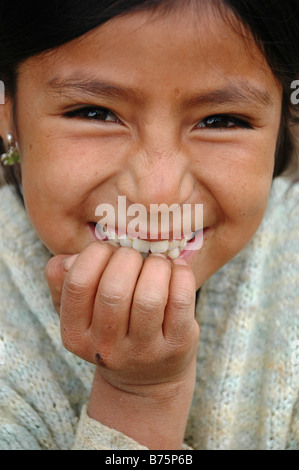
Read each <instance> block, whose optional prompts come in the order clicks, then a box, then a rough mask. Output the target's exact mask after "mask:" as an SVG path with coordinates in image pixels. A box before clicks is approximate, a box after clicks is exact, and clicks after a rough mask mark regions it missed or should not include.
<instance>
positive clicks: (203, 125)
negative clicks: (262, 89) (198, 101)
mask: <svg viewBox="0 0 299 470" xmlns="http://www.w3.org/2000/svg"><path fill="white" fill-rule="evenodd" d="M238 127H239V128H243V129H252V127H251V125H250V124H249V123H248V122H246V121H244V120H242V119H239V118H236V117H234V116H229V115H226V114H220V115H215V116H209V117H207V118H205V119H204V120H203V121H201V122H199V123H198V124H197V126H196V128H197V129H234V128H238Z"/></svg>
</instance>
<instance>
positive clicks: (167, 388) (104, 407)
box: [88, 369, 195, 450]
mask: <svg viewBox="0 0 299 470" xmlns="http://www.w3.org/2000/svg"><path fill="white" fill-rule="evenodd" d="M194 376H195V374H192V377H188V379H187V378H185V380H184V381H173V382H171V383H162V384H154V385H153V384H151V385H142V386H138V387H136V386H134V387H132V388H129V389H128V388H126V390H123V389H120V388H118V387H115V386H114V385H112V384H111V383H109V382H108V381H106V380H105V378H103V376H102V374H101V373H100V370H99V369H97V370H96V373H95V377H94V382H93V386H92V390H91V394H90V400H89V406H88V414H89V416H90V418H92V419H95V420H97V421H100V422H101V423H102V424H103V425H105V426H107V427H109V428H112V429H115V430H117V431H119V432H121V433H123V434H125V435H127V436H128V437H130V438H132V439H134V440H135V441H137V442H138V443H139V444H141V445H144V446H146V447H147V448H149V449H155V450H162V449H165V450H180V449H181V446H182V442H183V439H184V433H185V427H186V422H187V418H188V414H189V409H190V405H191V401H192V397H193V391H194Z"/></svg>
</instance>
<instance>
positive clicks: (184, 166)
mask: <svg viewBox="0 0 299 470" xmlns="http://www.w3.org/2000/svg"><path fill="white" fill-rule="evenodd" d="M207 20H208V21H207ZM17 100H18V101H17V124H18V134H17V135H16V136H15V138H16V140H17V141H18V145H19V149H20V154H21V159H22V163H21V165H22V166H21V167H22V184H23V191H24V198H25V204H26V208H27V211H28V214H29V217H30V219H31V221H32V224H33V226H34V227H35V229H36V231H37V233H38V234H39V236H40V238H41V239H42V240H43V242H44V243H45V245H46V246H48V248H49V249H50V250H51V251H52V252H53V253H54V254H59V253H64V254H69V253H78V252H80V251H81V250H82V249H83V248H85V247H86V246H87V245H88V244H89V243H90V242H92V241H93V240H94V234H93V233H92V230H91V229H90V227H91V224H92V223H95V222H97V221H98V218H97V217H96V216H95V210H96V207H97V206H98V205H99V204H101V203H106V204H111V205H112V206H113V207H115V209H116V212H117V201H118V196H120V195H121V196H126V200H127V204H128V206H130V205H132V204H135V203H139V204H143V205H144V206H145V207H146V208H147V209H149V207H150V205H151V204H162V203H164V204H167V205H168V206H170V205H172V204H179V205H180V206H182V205H183V204H191V205H193V206H194V205H195V204H203V206H204V227H205V228H206V229H207V230H206V238H205V240H204V244H203V247H202V248H201V250H199V251H196V252H192V256H190V257H189V258H188V262H189V263H190V264H191V266H192V268H193V270H194V273H195V277H196V282H197V288H199V287H200V286H201V285H202V284H203V282H204V281H205V280H206V279H207V278H208V277H210V276H211V275H212V274H213V273H215V272H216V271H217V270H218V269H219V268H220V267H222V266H223V265H224V264H225V263H226V262H227V261H229V260H230V259H232V258H233V257H234V256H235V255H236V254H237V253H238V252H239V251H240V250H241V249H242V248H243V247H244V246H245V245H246V244H247V243H248V242H249V241H250V239H251V238H252V236H253V235H254V233H255V232H256V230H257V228H258V226H259V225H260V222H261V220H262V218H263V216H264V213H265V209H266V206H267V201H268V197H269V192H270V187H271V183H272V175H273V168H274V155H275V149H276V141H277V135H278V131H279V126H280V116H281V101H282V92H281V89H280V86H279V85H278V84H277V82H276V80H275V79H274V77H273V75H272V73H271V69H270V68H269V66H268V65H267V64H266V62H265V60H264V58H263V56H262V54H261V52H260V51H259V50H258V49H257V47H256V46H255V45H254V43H253V41H252V46H251V49H250V51H249V49H248V44H246V43H245V42H243V41H242V40H241V37H240V35H239V34H237V33H235V32H233V31H232V30H231V29H230V28H229V27H228V26H227V25H226V24H225V23H224V22H223V21H222V20H221V19H219V18H218V19H216V18H215V17H213V16H212V15H208V14H205V15H203V16H202V18H201V19H200V18H198V17H194V16H193V15H192V12H191V11H190V13H188V10H187V9H186V8H185V9H184V10H183V14H182V12H180V14H178V13H173V14H168V15H167V16H156V17H153V16H152V14H150V13H149V12H146V11H145V12H141V13H135V14H132V15H126V16H123V17H118V18H114V19H113V20H111V21H109V22H108V23H106V24H105V25H103V26H101V27H99V28H97V29H95V30H93V31H92V32H90V33H89V34H87V35H85V36H84V37H81V38H80V39H79V40H75V41H73V42H71V43H69V44H67V45H64V46H62V47H61V48H59V49H56V50H55V51H54V52H52V53H50V54H47V55H46V56H36V57H33V58H30V59H28V60H27V61H26V62H24V63H23V64H22V65H21V67H20V69H19V79H18V94H17ZM103 108H104V109H103ZM116 224H117V221H116Z"/></svg>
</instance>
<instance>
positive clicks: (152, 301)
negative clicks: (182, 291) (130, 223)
mask: <svg viewBox="0 0 299 470" xmlns="http://www.w3.org/2000/svg"><path fill="white" fill-rule="evenodd" d="M170 278H171V263H170V262H169V261H168V260H167V259H166V258H165V256H163V255H150V256H148V257H147V258H146V259H145V262H144V266H143V269H142V271H141V274H140V277H139V279H138V283H137V286H136V289H135V294H134V299H133V304H132V310H131V317H130V325H129V336H131V337H132V338H133V337H134V338H135V339H139V340H146V339H147V338H149V337H152V336H153V335H157V334H162V325H163V321H164V311H165V307H166V304H167V299H168V292H169V282H170Z"/></svg>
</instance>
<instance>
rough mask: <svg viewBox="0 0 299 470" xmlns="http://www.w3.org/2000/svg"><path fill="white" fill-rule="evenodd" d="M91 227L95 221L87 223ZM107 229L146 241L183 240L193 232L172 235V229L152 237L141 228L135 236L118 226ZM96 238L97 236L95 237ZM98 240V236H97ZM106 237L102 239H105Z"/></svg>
mask: <svg viewBox="0 0 299 470" xmlns="http://www.w3.org/2000/svg"><path fill="white" fill-rule="evenodd" d="M89 225H90V226H91V228H92V231H93V232H94V230H95V228H94V226H96V225H97V224H96V223H95V222H92V223H90V224H89ZM107 229H108V231H113V232H115V233H116V234H117V236H118V237H121V236H122V235H125V236H127V237H129V238H139V239H141V240H144V241H148V242H155V241H156V242H157V241H163V240H168V241H173V240H180V241H181V240H184V239H185V238H188V236H191V235H192V234H193V233H194V232H190V233H189V234H187V235H186V234H183V235H181V236H180V237H176V236H175V237H174V236H173V235H174V234H176V232H175V231H172V232H164V233H163V232H162V233H159V234H158V236H157V237H152V236H151V234H150V233H147V232H142V231H141V230H139V231H138V237H135V236H134V235H136V234H135V233H134V234H130V232H128V230H126V231H124V230H121V229H119V228H118V227H115V228H111V227H110V226H107ZM177 232H178V233H181V231H179V230H178V231H177ZM96 238H97V237H96ZM97 240H98V238H97ZM105 240H106V239H104V241H105Z"/></svg>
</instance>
